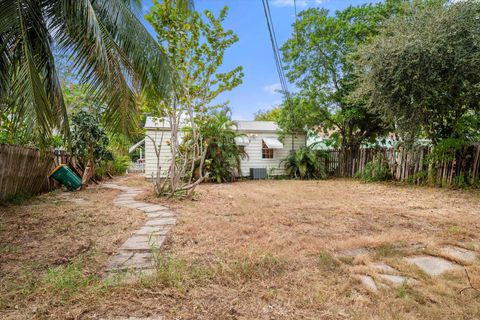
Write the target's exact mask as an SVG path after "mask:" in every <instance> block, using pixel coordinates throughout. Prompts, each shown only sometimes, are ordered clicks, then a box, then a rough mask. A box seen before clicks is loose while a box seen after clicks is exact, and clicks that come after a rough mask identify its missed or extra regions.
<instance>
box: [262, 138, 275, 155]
mask: <svg viewBox="0 0 480 320" xmlns="http://www.w3.org/2000/svg"><path fill="white" fill-rule="evenodd" d="M262 159H273V149H269V148H268V147H267V145H266V144H265V142H263V141H262Z"/></svg>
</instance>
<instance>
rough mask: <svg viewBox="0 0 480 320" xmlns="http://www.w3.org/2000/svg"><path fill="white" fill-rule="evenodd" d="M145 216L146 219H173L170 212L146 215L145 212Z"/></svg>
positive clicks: (173, 216)
mask: <svg viewBox="0 0 480 320" xmlns="http://www.w3.org/2000/svg"><path fill="white" fill-rule="evenodd" d="M145 214H146V215H147V217H149V218H152V219H153V218H175V215H174V214H173V213H171V212H165V213H162V212H152V213H148V212H146V213H145Z"/></svg>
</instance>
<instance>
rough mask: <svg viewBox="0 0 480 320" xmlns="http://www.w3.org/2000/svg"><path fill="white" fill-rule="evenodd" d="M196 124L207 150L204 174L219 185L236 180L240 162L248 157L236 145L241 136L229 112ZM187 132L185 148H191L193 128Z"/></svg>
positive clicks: (221, 112)
mask: <svg viewBox="0 0 480 320" xmlns="http://www.w3.org/2000/svg"><path fill="white" fill-rule="evenodd" d="M195 122H196V125H197V129H198V131H199V133H200V135H201V136H202V139H203V144H204V146H205V147H206V148H207V149H206V157H205V166H204V173H205V174H207V173H208V174H209V180H211V181H215V182H217V183H221V182H226V181H232V180H234V179H235V177H236V175H237V174H238V172H239V170H240V168H239V167H240V160H241V159H243V158H245V157H246V156H247V154H246V153H245V152H244V151H242V150H240V149H239V148H238V146H237V145H236V143H235V138H237V137H239V136H241V135H240V134H238V132H237V131H236V124H235V122H234V121H232V120H231V118H230V115H229V114H228V112H227V111H219V112H213V113H212V114H208V115H206V116H203V117H197V118H196V120H195ZM186 130H187V134H186V136H185V139H184V141H185V145H184V147H186V148H189V147H190V146H189V145H190V144H191V143H192V131H191V128H187V129H186Z"/></svg>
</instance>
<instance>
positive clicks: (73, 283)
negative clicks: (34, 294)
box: [44, 262, 95, 297]
mask: <svg viewBox="0 0 480 320" xmlns="http://www.w3.org/2000/svg"><path fill="white" fill-rule="evenodd" d="M94 281H95V279H94V277H92V276H89V275H85V274H84V272H83V268H82V265H81V263H79V262H75V263H71V264H68V265H66V266H63V265H62V266H58V267H55V268H49V269H48V270H47V274H46V275H45V278H44V283H45V285H46V288H47V290H49V291H52V292H54V293H55V294H59V295H60V296H63V297H70V296H72V295H74V294H75V293H77V292H79V291H81V290H83V289H84V288H85V287H87V286H89V285H90V284H92V283H93V282H94Z"/></svg>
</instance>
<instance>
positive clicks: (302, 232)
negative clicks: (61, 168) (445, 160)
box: [0, 178, 480, 319]
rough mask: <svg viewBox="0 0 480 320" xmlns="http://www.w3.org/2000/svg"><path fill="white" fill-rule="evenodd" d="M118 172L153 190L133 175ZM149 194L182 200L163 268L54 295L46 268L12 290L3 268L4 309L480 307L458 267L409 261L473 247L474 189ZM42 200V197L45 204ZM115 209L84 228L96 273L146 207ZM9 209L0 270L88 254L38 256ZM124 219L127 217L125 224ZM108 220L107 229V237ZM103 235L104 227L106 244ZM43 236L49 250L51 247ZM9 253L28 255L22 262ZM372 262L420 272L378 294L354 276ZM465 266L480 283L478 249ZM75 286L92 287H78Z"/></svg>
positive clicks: (211, 188) (102, 312) (227, 314)
mask: <svg viewBox="0 0 480 320" xmlns="http://www.w3.org/2000/svg"><path fill="white" fill-rule="evenodd" d="M123 183H126V184H128V185H130V186H135V187H138V186H143V187H145V188H150V185H149V184H148V183H146V182H144V181H143V180H142V179H141V178H131V179H129V180H127V181H124V182H123ZM114 193H115V192H114V191H108V192H105V193H102V194H101V195H98V194H96V193H95V191H92V192H91V194H89V196H91V197H92V199H95V198H97V199H98V198H100V199H102V201H99V202H97V204H98V206H102V207H99V211H98V212H100V211H102V210H109V209H111V206H109V204H108V202H109V201H111V199H112V197H113V194H114ZM79 196H80V195H79ZM81 197H85V196H84V195H82V196H81ZM145 199H146V200H147V201H151V202H164V203H166V204H167V205H169V206H170V207H172V208H173V209H174V210H175V211H176V212H177V219H178V221H177V225H176V226H175V227H174V228H173V229H172V231H171V233H170V235H169V238H168V239H167V243H166V245H165V247H164V248H162V250H161V251H160V252H159V254H158V263H157V269H158V270H157V272H156V274H155V275H154V276H150V277H144V278H142V280H141V281H140V282H138V283H136V284H124V285H114V286H108V287H106V288H105V287H104V286H102V285H99V282H98V281H97V282H92V284H86V285H84V287H83V288H81V289H80V290H76V291H75V295H69V296H67V297H65V298H64V299H63V300H62V299H60V298H58V296H59V293H58V292H56V293H55V292H54V291H53V292H48V293H45V292H38V288H43V290H45V288H49V287H48V286H47V284H48V285H50V286H51V285H52V284H51V281H52V280H51V279H50V282H48V281H47V282H46V283H47V284H44V283H42V284H41V285H38V286H37V287H36V288H37V289H36V290H37V291H33V292H29V293H22V294H19V293H15V295H12V292H14V291H13V289H12V288H11V286H10V285H7V286H5V285H4V283H10V284H11V283H13V282H14V280H12V279H11V278H8V279H7V280H8V281H6V282H4V281H3V279H2V288H1V290H2V292H0V293H1V295H2V300H1V301H2V302H1V303H2V305H0V306H1V307H2V308H3V310H4V311H8V313H5V314H8V315H9V316H10V317H12V318H21V319H23V318H28V316H27V315H30V316H31V317H32V318H35V317H36V318H59V319H63V318H69V317H71V318H74V317H78V318H86V319H97V318H105V319H125V318H126V317H128V316H136V317H149V316H150V317H157V316H158V317H159V316H163V317H164V319H478V318H480V291H477V290H475V289H467V290H463V291H461V290H462V289H463V288H465V287H468V286H469V284H468V281H467V279H466V276H465V271H464V270H463V269H459V270H456V271H452V272H449V273H446V274H444V275H442V276H439V277H435V278H433V277H430V276H428V275H427V274H425V273H423V272H421V271H420V270H419V269H417V268H416V267H413V266H411V265H409V264H407V263H406V262H405V260H404V259H403V257H405V256H409V255H415V254H420V253H422V254H432V255H440V254H441V253H440V251H439V248H440V247H441V246H442V245H445V244H452V245H456V246H461V247H465V248H469V249H471V250H474V251H476V252H477V254H479V255H480V235H479V230H480V219H479V217H480V194H479V192H478V191H455V190H444V189H433V188H423V187H422V188H418V187H409V186H395V185H392V184H362V183H359V182H357V181H352V180H328V181H245V182H238V183H232V184H222V185H202V186H200V187H199V188H198V192H197V194H196V196H195V201H190V200H187V201H178V200H172V201H168V202H165V201H160V200H158V199H156V198H155V197H153V195H151V194H147V195H146V196H145ZM40 205H41V206H47V204H45V203H43V202H40ZM31 206H32V204H30V205H29V206H27V207H28V208H29V207H31ZM49 206H50V208H54V206H53V205H51V204H49ZM22 207H23V206H20V207H14V209H8V210H14V211H15V212H16V214H17V215H22V214H23V216H22V217H23V219H27V218H28V217H29V216H30V215H29V214H28V213H27V212H26V211H24V209H22ZM28 210H33V209H28ZM52 210H53V209H52ZM72 210H73V209H72ZM118 210H124V211H125V212H124V214H125V216H124V215H123V214H122V217H123V218H124V219H125V221H117V220H118V217H119V215H117V216H116V217H117V220H116V221H110V220H108V221H110V223H111V224H108V223H107V222H106V221H107V218H104V219H105V221H104V223H106V224H107V225H105V226H97V224H96V223H93V220H92V224H91V225H89V227H86V226H85V227H83V226H82V229H80V230H83V231H85V230H86V229H88V228H91V229H92V230H90V231H89V232H90V234H92V233H96V234H97V236H93V235H91V237H87V239H88V238H89V239H91V242H90V244H89V242H88V240H87V239H82V240H81V241H84V242H81V243H84V245H83V247H86V248H89V249H87V250H86V252H90V253H91V252H92V250H91V248H92V247H96V248H97V250H95V251H96V252H98V253H97V254H96V255H93V256H94V257H96V258H93V261H92V260H91V259H90V258H88V257H89V256H90V255H87V256H86V257H83V258H82V259H83V262H82V263H83V268H82V269H81V270H82V271H81V272H82V274H85V273H86V271H85V270H88V272H91V273H93V274H97V273H98V274H100V273H101V272H102V271H101V270H102V269H101V267H100V266H101V265H102V264H103V266H104V263H105V262H106V258H107V256H108V252H113V251H114V250H115V245H118V244H119V243H118V241H117V242H116V244H115V241H114V240H115V239H117V240H121V239H124V237H125V234H127V235H128V230H133V229H134V227H133V225H135V224H137V223H140V224H141V222H140V220H141V217H138V216H136V215H137V213H135V212H134V211H131V210H126V209H118ZM40 211H41V212H45V210H40ZM40 211H39V212H40ZM62 212H63V213H62ZM69 212H70V211H66V212H65V211H60V213H61V215H63V216H65V215H66V216H70V214H68V213H69ZM89 212H90V214H93V215H95V216H96V217H97V218H98V214H95V213H94V212H97V211H89ZM58 213H59V212H57V214H58ZM38 214H40V213H38ZM77 214H78V212H77ZM72 215H74V212H73V211H72ZM13 216H14V212H13V211H12V212H10V213H8V212H7V214H3V215H2V216H0V219H2V220H1V221H2V224H3V226H4V227H3V228H4V230H3V231H1V233H0V240H1V241H2V245H3V244H5V243H6V244H7V245H11V246H12V247H14V248H15V249H12V250H14V251H12V252H11V253H9V254H8V255H7V260H6V261H5V259H4V258H3V257H4V251H2V253H1V254H2V259H1V262H0V263H1V266H2V276H4V275H5V274H7V275H9V276H10V275H12V274H13V275H17V274H20V271H18V270H17V271H15V268H14V265H17V266H18V269H20V268H23V266H28V265H30V264H33V263H34V261H40V262H41V263H40V265H39V266H38V269H32V270H37V271H38V272H40V273H39V274H45V268H46V267H47V266H49V267H52V266H58V265H65V266H71V265H72V263H71V261H72V259H73V260H76V259H77V258H72V257H76V256H85V254H83V253H82V250H84V249H80V248H79V245H77V244H76V247H75V248H74V249H68V250H67V248H66V247H64V248H63V250H66V252H69V254H68V255H65V256H66V258H65V260H61V261H56V260H55V259H50V258H48V257H46V255H47V256H48V254H47V252H45V251H41V252H39V253H38V256H35V255H34V254H33V252H35V250H34V249H30V248H29V247H28V240H27V239H28V237H27V235H28V234H29V233H28V232H26V231H25V230H24V231H22V232H21V234H22V238H21V239H23V240H22V241H20V240H18V241H17V240H15V239H14V238H15V232H17V230H20V227H15V228H12V227H11V223H12V221H13V219H12V218H11V217H13ZM47 217H49V219H53V213H52V215H49V216H46V217H45V219H43V220H41V221H44V223H43V226H42V227H41V228H42V229H43V232H39V231H38V230H35V228H34V226H37V225H38V223H39V222H37V224H35V223H28V224H27V225H25V226H22V230H23V229H27V228H28V229H29V231H30V232H33V234H34V235H32V239H33V238H35V234H42V235H43V234H45V233H46V232H47V230H50V226H49V225H48V224H47V222H45V221H46V220H48V219H47ZM102 217H103V216H102ZM129 217H130V218H129ZM132 217H136V218H132ZM112 218H113V216H112ZM128 219H133V220H130V221H129V222H128ZM66 220H68V219H66ZM19 221H22V220H20V219H19ZM27 221H28V219H27ZM102 221H103V220H102ZM99 224H102V223H99ZM14 225H15V224H14ZM17 225H21V223H20V222H18V223H17ZM81 225H82V224H80V226H81ZM80 226H79V225H78V224H69V227H65V229H63V230H59V231H62V232H63V236H64V237H69V232H74V233H75V234H77V235H79V234H80V231H79V230H77V228H80ZM102 228H103V229H102ZM116 228H123V229H122V230H123V231H119V230H117V231H118V232H117V231H114V230H115V229H116ZM74 230H76V231H74ZM12 232H13V234H12ZM102 232H111V234H110V236H107V235H103V234H102ZM47 234H48V232H47ZM6 235H9V236H6ZM107 238H110V239H112V243H111V244H110V245H108V244H107V242H108V241H106V240H107ZM76 239H78V240H79V241H80V238H76ZM5 241H6V242H5ZM16 241H17V242H18V243H17V242H16ZM36 241H39V242H40V243H42V242H43V241H44V240H43V238H42V237H40V236H37V239H36ZM70 243H76V242H75V241H73V242H70ZM79 243H80V242H79ZM45 244H47V245H48V246H49V247H53V248H56V247H55V246H56V245H59V244H58V243H57V244H55V243H54V242H45ZM37 247H38V246H37ZM42 247H44V246H42ZM357 248H365V249H367V250H368V252H369V253H368V254H365V255H361V256H357V257H348V256H345V255H343V254H342V252H343V251H344V250H348V249H357ZM2 250H5V249H4V248H2ZM15 250H16V251H15ZM24 250H26V251H27V252H31V256H29V257H28V258H27V257H23V251H24ZM7 251H8V249H7ZM60 251H61V250H60ZM15 252H16V253H15ZM58 252H59V249H55V250H54V255H56V256H59V253H58ZM17 256H18V257H23V258H18V259H20V260H18V261H17V260H16V259H17V258H16V257H17ZM69 257H70V258H69ZM13 260H15V263H12V261H13ZM373 261H383V262H386V263H388V264H389V265H391V266H392V267H394V268H396V269H397V270H399V271H400V272H401V273H402V274H403V275H406V276H409V277H411V278H414V279H416V280H417V284H416V285H404V286H401V287H399V288H390V287H386V288H383V289H381V290H380V292H378V293H374V292H371V291H369V290H367V289H366V288H365V287H363V286H362V285H361V284H360V282H359V281H358V279H357V277H356V276H355V275H356V274H366V275H372V277H373V278H374V279H376V278H375V273H374V272H373V270H371V268H369V267H368V266H367V265H368V263H369V262H373ZM35 264H36V262H35ZM4 268H8V270H7V271H4ZM10 269H11V270H10ZM467 270H468V273H469V275H470V277H471V281H472V285H473V286H474V287H476V288H479V289H480V262H479V260H478V259H477V261H475V262H473V263H472V264H471V265H468V266H467ZM41 272H43V273H41ZM50 273H51V272H50ZM46 274H47V276H46V277H47V279H48V273H46ZM44 277H45V275H44ZM43 279H45V278H43ZM43 281H46V280H43ZM92 288H95V289H92ZM92 291H93V292H92ZM67 292H68V290H67ZM83 292H87V293H88V294H84V295H83V296H81V297H79V294H80V293H83ZM45 296H47V297H48V299H47V300H46V302H44V303H43V304H42V303H41V302H40V301H39V299H42V298H44V297H45ZM55 297H57V298H55ZM72 297H74V298H72ZM16 304H18V306H19V307H18V308H17V307H16ZM38 306H43V307H44V308H47V307H48V311H44V312H43V313H41V312H39V311H38V310H37V311H36V313H32V310H31V309H32V308H33V307H35V308H38ZM22 308H26V310H27V309H28V312H27V311H22ZM1 312H2V309H0V314H1ZM29 312H30V313H29ZM62 316H63V317H62Z"/></svg>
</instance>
